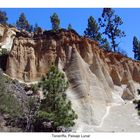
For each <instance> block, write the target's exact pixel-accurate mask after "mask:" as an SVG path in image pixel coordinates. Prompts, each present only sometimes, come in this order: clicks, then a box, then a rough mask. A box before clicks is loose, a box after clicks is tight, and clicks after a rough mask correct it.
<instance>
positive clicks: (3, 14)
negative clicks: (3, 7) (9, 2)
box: [0, 11, 8, 25]
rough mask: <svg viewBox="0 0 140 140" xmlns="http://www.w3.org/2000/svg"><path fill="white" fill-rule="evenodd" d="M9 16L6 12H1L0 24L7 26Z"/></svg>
mask: <svg viewBox="0 0 140 140" xmlns="http://www.w3.org/2000/svg"><path fill="white" fill-rule="evenodd" d="M7 20H8V17H7V14H6V12H4V11H0V24H3V25H6V24H7Z"/></svg>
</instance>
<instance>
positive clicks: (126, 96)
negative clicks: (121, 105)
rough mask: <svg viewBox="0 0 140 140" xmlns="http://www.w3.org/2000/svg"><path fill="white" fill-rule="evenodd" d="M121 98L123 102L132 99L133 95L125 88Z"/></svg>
mask: <svg viewBox="0 0 140 140" xmlns="http://www.w3.org/2000/svg"><path fill="white" fill-rule="evenodd" d="M121 97H122V99H123V100H132V99H134V94H132V93H131V92H130V90H129V89H128V88H125V89H124V90H123V94H122V96H121Z"/></svg>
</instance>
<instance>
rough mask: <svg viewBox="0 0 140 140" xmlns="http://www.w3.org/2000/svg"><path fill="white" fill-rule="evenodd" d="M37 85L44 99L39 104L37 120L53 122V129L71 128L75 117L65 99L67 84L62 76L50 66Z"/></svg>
mask: <svg viewBox="0 0 140 140" xmlns="http://www.w3.org/2000/svg"><path fill="white" fill-rule="evenodd" d="M39 85H40V86H41V87H42V88H43V91H44V95H45V97H46V99H44V101H43V102H42V103H41V107H40V111H39V113H38V116H39V118H48V119H49V120H50V121H53V122H54V123H53V125H54V127H55V128H58V127H59V126H63V127H66V128H68V127H71V126H73V125H74V124H75V123H74V120H75V119H76V118H77V115H76V114H75V112H74V110H73V109H72V107H71V102H70V101H69V100H68V99H67V98H66V94H65V91H66V89H67V87H68V82H67V81H66V80H65V77H64V74H63V73H61V72H59V71H58V70H57V69H56V67H55V66H52V67H51V68H50V70H49V72H48V74H47V77H45V78H43V79H42V81H41V82H40V84H39Z"/></svg>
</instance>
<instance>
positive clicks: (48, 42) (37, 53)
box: [0, 25, 140, 131]
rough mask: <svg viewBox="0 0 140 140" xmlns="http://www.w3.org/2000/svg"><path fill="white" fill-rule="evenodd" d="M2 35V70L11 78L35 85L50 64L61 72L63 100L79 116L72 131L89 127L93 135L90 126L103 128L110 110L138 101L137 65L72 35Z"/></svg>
mask: <svg viewBox="0 0 140 140" xmlns="http://www.w3.org/2000/svg"><path fill="white" fill-rule="evenodd" d="M0 36H1V40H0V46H1V48H8V49H9V50H10V53H9V55H8V58H7V62H6V71H5V73H6V74H7V75H9V76H10V77H12V78H15V79H18V80H20V81H24V82H34V81H38V80H39V79H40V78H41V77H42V75H45V74H46V73H47V72H48V69H49V67H50V66H51V65H52V64H55V65H56V66H58V68H59V69H60V70H61V71H62V72H64V73H65V75H66V77H67V79H68V80H69V82H70V87H69V89H68V90H67V95H68V98H69V99H70V100H71V101H72V103H73V108H74V110H75V111H76V112H77V114H78V116H79V117H78V121H77V123H76V126H75V129H76V130H79V131H80V129H81V130H82V131H84V130H83V129H82V126H84V127H85V126H87V127H90V131H94V128H93V130H91V126H100V125H101V123H102V121H103V118H104V117H105V114H106V112H107V107H108V106H111V105H112V104H114V103H115V104H119V103H122V102H123V101H124V100H125V99H127V100H131V99H133V98H135V97H136V87H135V83H140V63H139V62H136V61H134V60H132V59H130V58H127V57H124V56H123V55H121V54H118V53H113V52H107V51H105V50H103V49H101V48H99V47H98V43H97V42H95V41H93V40H90V39H88V38H85V37H81V36H79V35H78V34H77V33H76V32H75V31H74V30H70V31H68V30H64V29H62V30H59V32H57V33H53V32H51V31H44V32H43V31H42V33H40V34H38V35H36V34H30V33H28V32H26V31H22V32H20V31H18V30H17V29H15V28H9V27H4V26H2V25H1V26H0ZM116 87H117V88H120V89H121V90H120V92H118V91H117V90H116ZM123 99H124V100H123ZM85 129H86V128H85Z"/></svg>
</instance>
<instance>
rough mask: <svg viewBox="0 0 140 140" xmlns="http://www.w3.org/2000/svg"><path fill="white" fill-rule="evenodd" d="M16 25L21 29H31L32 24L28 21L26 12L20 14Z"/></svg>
mask: <svg viewBox="0 0 140 140" xmlns="http://www.w3.org/2000/svg"><path fill="white" fill-rule="evenodd" d="M16 27H17V28H18V29H19V30H22V29H24V30H26V31H30V29H31V28H30V24H29V22H28V20H27V19H26V16H25V14H24V13H21V14H20V16H19V19H18V20H17V22H16Z"/></svg>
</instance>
